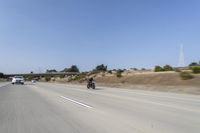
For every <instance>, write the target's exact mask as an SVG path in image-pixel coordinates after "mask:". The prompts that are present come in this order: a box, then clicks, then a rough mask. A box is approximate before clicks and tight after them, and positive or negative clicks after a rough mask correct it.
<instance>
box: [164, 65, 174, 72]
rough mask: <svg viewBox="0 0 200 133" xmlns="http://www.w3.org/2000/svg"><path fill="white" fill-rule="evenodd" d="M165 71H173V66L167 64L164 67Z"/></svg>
mask: <svg viewBox="0 0 200 133" xmlns="http://www.w3.org/2000/svg"><path fill="white" fill-rule="evenodd" d="M163 71H173V67H171V66H170V65H165V66H164V67H163Z"/></svg>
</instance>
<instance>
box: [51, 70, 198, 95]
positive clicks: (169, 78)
mask: <svg viewBox="0 0 200 133" xmlns="http://www.w3.org/2000/svg"><path fill="white" fill-rule="evenodd" d="M116 75H117V74H116V73H112V74H111V73H108V72H106V73H96V74H89V75H82V76H79V77H76V76H74V77H65V78H62V79H61V78H53V79H51V81H54V82H60V83H70V84H82V85H85V84H86V83H87V79H88V78H90V77H94V79H95V81H96V83H97V86H107V87H116V88H118V87H120V88H129V89H142V90H156V91H168V92H180V93H190V94H200V74H194V78H193V79H189V80H182V79H181V77H180V73H177V72H123V73H122V74H121V75H122V76H120V77H117V76H116Z"/></svg>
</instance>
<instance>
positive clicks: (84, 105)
mask: <svg viewBox="0 0 200 133" xmlns="http://www.w3.org/2000/svg"><path fill="white" fill-rule="evenodd" d="M60 97H61V98H63V99H65V100H68V101H70V102H73V103H76V104H78V105H81V106H83V107H86V108H90V109H92V107H91V106H89V105H86V104H84V103H81V102H78V101H75V100H72V99H70V98H67V97H64V96H60Z"/></svg>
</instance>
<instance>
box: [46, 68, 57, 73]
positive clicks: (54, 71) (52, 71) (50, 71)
mask: <svg viewBox="0 0 200 133" xmlns="http://www.w3.org/2000/svg"><path fill="white" fill-rule="evenodd" d="M56 72H57V71H56V70H55V69H51V70H48V69H47V71H46V73H56Z"/></svg>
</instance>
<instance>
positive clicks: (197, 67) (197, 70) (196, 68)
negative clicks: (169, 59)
mask: <svg viewBox="0 0 200 133" xmlns="http://www.w3.org/2000/svg"><path fill="white" fill-rule="evenodd" d="M192 72H193V73H195V74H198V73H200V66H194V67H192Z"/></svg>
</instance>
